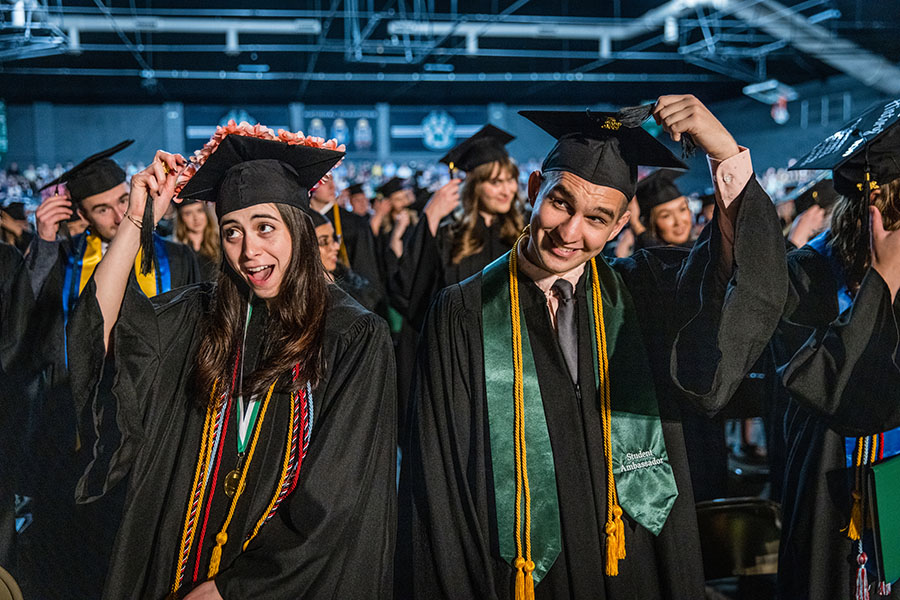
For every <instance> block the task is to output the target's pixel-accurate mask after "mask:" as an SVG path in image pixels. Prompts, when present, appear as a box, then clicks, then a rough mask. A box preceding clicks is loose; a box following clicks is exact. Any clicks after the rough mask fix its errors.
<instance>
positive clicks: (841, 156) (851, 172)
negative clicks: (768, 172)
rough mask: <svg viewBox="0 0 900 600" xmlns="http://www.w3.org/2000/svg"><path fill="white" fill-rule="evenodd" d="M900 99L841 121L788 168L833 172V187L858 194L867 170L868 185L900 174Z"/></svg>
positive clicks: (887, 181) (882, 182)
mask: <svg viewBox="0 0 900 600" xmlns="http://www.w3.org/2000/svg"><path fill="white" fill-rule="evenodd" d="M898 122H900V99H896V100H891V101H890V102H888V103H886V104H879V105H877V106H875V107H873V108H870V109H869V110H867V111H866V112H864V113H863V114H861V115H859V116H858V117H856V118H855V119H852V120H851V121H849V122H848V123H846V124H844V126H843V127H841V128H840V129H839V130H838V131H836V132H834V133H833V134H831V135H830V136H828V137H827V138H826V139H825V140H823V141H821V142H819V144H817V145H816V147H815V148H813V149H812V151H811V152H809V154H807V155H806V156H804V157H803V158H801V159H800V160H798V161H797V162H796V163H794V164H793V165H792V166H791V167H790V170H793V171H796V170H800V169H812V170H818V169H827V170H831V171H833V178H834V188H835V190H837V192H838V193H840V194H842V195H844V196H860V194H861V193H862V191H863V189H864V188H865V182H866V179H867V173H866V172H867V170H868V173H869V181H870V184H869V185H870V186H871V187H874V186H875V185H881V184H886V183H890V182H891V181H893V180H895V179H897V178H898V177H900V127H898V126H897V123H898Z"/></svg>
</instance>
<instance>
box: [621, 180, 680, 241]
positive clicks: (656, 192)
mask: <svg viewBox="0 0 900 600" xmlns="http://www.w3.org/2000/svg"><path fill="white" fill-rule="evenodd" d="M683 174H684V171H676V170H674V169H659V170H657V171H654V172H653V173H651V174H650V175H648V176H647V177H645V178H644V179H642V180H641V181H639V182H638V185H637V191H636V194H635V198H634V199H633V200H632V201H631V203H630V204H629V205H628V208H629V210H631V219H630V220H629V225H630V226H631V230H632V231H633V232H634V235H635V250H640V249H641V248H653V247H654V246H680V247H682V248H690V247H691V246H692V245H693V244H694V240H693V237H692V235H691V233H692V227H693V215H692V214H691V208H690V206H688V201H687V197H685V195H684V194H682V193H681V191H680V190H679V189H678V186H676V185H675V179H676V178H678V177H680V176H681V175H683Z"/></svg>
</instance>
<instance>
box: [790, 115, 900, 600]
mask: <svg viewBox="0 0 900 600" xmlns="http://www.w3.org/2000/svg"><path fill="white" fill-rule="evenodd" d="M898 105H900V101H898V100H894V101H892V102H890V103H888V104H887V105H883V106H877V107H875V108H873V109H871V110H869V111H867V112H866V113H864V114H862V115H860V116H859V117H857V118H855V119H853V120H852V121H850V122H849V123H847V124H846V125H845V126H844V127H842V128H841V129H840V130H839V131H837V132H835V133H834V134H832V135H831V136H830V137H829V138H827V139H826V140H825V141H823V142H822V143H820V144H819V145H818V146H816V147H815V148H814V149H813V150H812V151H811V152H810V153H809V154H808V155H807V156H805V157H803V158H802V159H800V160H799V161H798V162H797V163H796V164H795V165H794V166H793V167H792V168H793V169H829V170H832V171H833V181H834V188H835V190H836V191H837V192H838V193H839V194H840V195H841V198H840V199H839V200H838V202H837V204H836V205H835V208H834V215H833V218H832V222H831V228H830V229H829V230H827V231H825V232H824V233H822V234H820V235H819V236H817V237H815V238H813V239H812V240H810V241H809V242H808V243H807V244H806V245H805V246H803V247H802V248H800V249H799V250H796V251H794V252H791V253H790V254H788V272H789V275H790V284H791V285H790V293H789V296H788V303H787V305H786V307H785V311H784V317H783V318H782V320H781V323H780V325H779V327H778V330H777V332H776V335H775V337H774V338H773V341H772V348H773V354H774V359H775V363H776V365H777V366H778V367H779V368H780V370H779V377H778V378H776V390H775V394H776V396H775V398H776V408H777V418H773V419H772V424H773V425H775V426H777V427H779V429H778V431H777V435H780V436H781V437H782V438H783V439H784V441H785V444H786V448H785V457H786V464H785V466H784V468H785V473H784V480H783V493H782V498H783V499H782V513H783V529H782V540H781V546H780V548H779V564H778V597H779V598H780V599H784V600H788V599H790V600H804V599H810V600H812V599H816V600H817V599H819V598H852V597H856V598H862V597H874V598H878V597H882V596H889V597H891V598H900V586H894V590H893V591H892V592H890V591H888V590H889V589H890V585H886V584H890V583H891V582H889V581H888V582H885V581H880V580H879V578H878V577H877V573H876V572H875V571H874V569H873V566H874V560H873V557H872V556H868V557H865V556H863V553H862V552H861V549H862V548H861V542H860V541H859V538H860V537H861V536H862V537H863V538H864V540H865V539H866V538H868V536H869V535H870V534H869V533H866V532H865V529H866V527H867V526H866V525H864V523H863V521H862V516H863V515H865V514H866V512H865V511H866V509H865V507H866V506H868V505H869V504H868V503H869V502H871V499H868V500H867V499H866V498H865V489H864V483H863V482H864V480H865V478H864V477H862V474H863V473H864V471H865V466H864V465H865V464H866V463H868V462H870V461H871V458H872V457H871V456H870V455H869V453H868V452H865V453H860V448H861V447H865V448H866V449H869V448H874V449H875V450H874V452H875V454H876V457H875V458H876V459H879V458H889V457H891V456H892V455H895V454H897V453H900V431H897V430H896V429H895V428H897V427H900V368H898V362H897V348H898V344H900V327H898V323H900V310H898V303H897V301H896V296H897V289H898V287H900V232H898V229H900V121H898V117H900V113H898V111H897V106H898ZM890 430H894V431H890ZM879 434H880V435H879ZM861 463H862V464H861ZM866 559H868V560H866ZM864 566H865V568H863V567H864ZM861 569H862V571H861ZM866 569H869V571H870V573H871V574H867V573H866ZM864 575H865V576H864ZM868 587H871V589H870V590H867V589H866V588H868ZM863 593H866V595H865V596H863V595H861V594H863ZM854 594H856V595H855V596H854Z"/></svg>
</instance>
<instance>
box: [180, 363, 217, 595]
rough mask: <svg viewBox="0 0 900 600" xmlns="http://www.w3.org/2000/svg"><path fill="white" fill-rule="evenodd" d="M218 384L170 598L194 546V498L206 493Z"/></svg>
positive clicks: (209, 410)
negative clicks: (206, 474)
mask: <svg viewBox="0 0 900 600" xmlns="http://www.w3.org/2000/svg"><path fill="white" fill-rule="evenodd" d="M218 383H219V380H218V379H216V381H215V382H213V388H212V392H210V395H209V404H207V405H206V419H205V420H204V422H203V437H202V438H201V439H200V456H199V458H198V460H197V470H196V471H194V483H193V485H191V490H194V495H193V497H192V498H190V499H189V501H188V508H187V513H186V514H185V515H184V529H183V530H182V532H181V544H179V546H178V550H179V555H178V564H177V565H175V581H174V582H172V591H171V593H170V594H169V597H170V598H177V597H178V590H179V588H180V587H181V582H182V580H183V579H184V570H185V567H186V566H187V560H188V556H189V555H190V553H191V546H193V544H194V532H195V531H196V527H194V526H193V525H194V518H195V517H196V516H197V513H198V512H199V510H200V506H199V505H197V506H196V507H195V506H194V504H195V502H196V501H197V500H196V497H197V496H198V495H199V502H202V501H203V495H204V494H205V493H206V483H207V480H208V477H206V476H205V473H206V472H207V470H208V469H209V461H210V459H211V457H212V446H213V438H214V437H215V435H216V432H215V428H214V427H213V426H212V424H213V421H214V420H215V414H216V410H215V408H214V404H213V399H214V398H215V397H216V385H217V384H218ZM201 477H203V479H202V481H201V479H200V478H201ZM198 486H199V490H198Z"/></svg>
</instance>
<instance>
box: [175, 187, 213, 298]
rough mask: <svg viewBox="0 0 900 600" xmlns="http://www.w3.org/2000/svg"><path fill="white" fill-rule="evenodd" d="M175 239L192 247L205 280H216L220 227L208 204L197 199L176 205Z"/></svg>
mask: <svg viewBox="0 0 900 600" xmlns="http://www.w3.org/2000/svg"><path fill="white" fill-rule="evenodd" d="M175 211H176V213H175V214H176V216H175V239H176V240H177V241H178V242H180V243H182V244H184V245H186V246H189V247H190V248H191V250H193V251H194V255H195V256H196V257H197V263H198V264H199V265H200V273H201V274H202V276H203V281H215V280H216V277H217V276H218V273H219V254H220V248H219V227H218V226H217V225H216V221H215V219H213V217H212V215H210V210H209V208H207V206H206V205H205V204H204V203H202V202H198V201H196V200H185V201H183V202H182V203H181V204H176V205H175Z"/></svg>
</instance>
